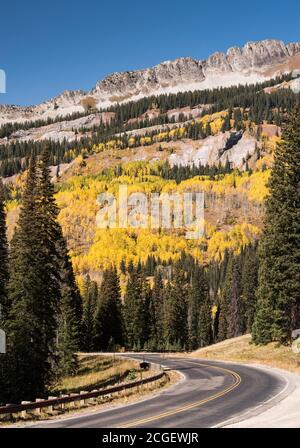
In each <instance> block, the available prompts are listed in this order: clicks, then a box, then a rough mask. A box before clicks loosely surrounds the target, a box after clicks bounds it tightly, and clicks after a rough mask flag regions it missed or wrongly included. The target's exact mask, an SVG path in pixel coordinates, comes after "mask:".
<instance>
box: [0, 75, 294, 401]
mask: <svg viewBox="0 0 300 448" xmlns="http://www.w3.org/2000/svg"><path fill="white" fill-rule="evenodd" d="M290 79H291V75H286V76H284V77H281V78H278V79H274V80H272V81H268V82H265V83H263V84H257V85H249V86H239V87H231V88H220V89H213V90H207V91H206V90H203V91H195V92H186V93H177V94H170V95H160V96H156V97H148V98H143V99H141V100H138V101H136V102H129V103H126V104H122V105H117V106H113V107H110V108H109V109H106V110H102V111H97V112H94V113H95V114H97V113H101V114H102V113H109V114H110V115H109V116H110V118H109V120H106V121H100V123H99V125H98V126H94V127H92V128H80V129H76V130H74V134H75V135H76V138H75V139H74V140H72V141H66V140H62V141H57V140H55V139H45V140H38V139H37V140H35V141H31V140H22V138H20V134H18V132H21V133H22V132H23V131H24V132H27V131H28V130H32V129H34V130H35V131H36V130H39V129H42V128H43V126H47V125H52V124H55V123H58V122H59V119H58V118H57V119H53V120H52V121H51V120H49V122H48V123H44V122H41V121H39V122H32V123H31V122H28V123H25V125H24V123H23V124H17V123H14V124H6V125H4V126H2V128H1V130H0V133H1V137H2V139H5V142H4V141H3V140H2V144H1V149H0V163H1V164H0V173H1V175H2V176H3V178H4V183H3V185H1V197H0V257H1V260H0V261H1V263H0V305H1V307H2V314H1V316H2V322H1V326H3V328H5V330H6V332H7V334H8V340H9V344H8V355H7V357H6V363H5V364H4V365H3V369H2V370H0V375H1V377H0V401H2V402H4V403H5V402H8V401H18V400H19V401H20V400H21V399H33V398H35V397H36V396H44V395H45V394H46V393H47V388H48V386H49V385H50V384H53V382H55V381H56V380H57V378H59V377H60V376H61V375H63V374H65V373H67V374H72V373H73V372H76V369H77V360H76V356H75V355H74V353H75V352H76V351H78V350H84V351H98V350H114V349H123V348H125V349H130V350H132V349H133V350H142V349H147V350H161V351H180V350H194V349H196V348H198V347H202V346H205V345H209V344H211V343H213V342H217V341H222V340H225V339H227V338H232V337H235V336H239V335H242V334H244V333H246V332H251V331H253V339H254V342H256V343H266V342H269V341H274V340H276V341H279V342H281V343H287V342H289V341H290V339H291V332H292V330H293V329H295V328H296V327H297V326H298V325H299V318H300V317H299V316H300V313H299V290H300V280H299V272H300V269H299V235H300V229H299V225H300V224H299V210H300V204H299V173H300V167H299V163H300V156H299V148H300V139H299V129H300V125H299V117H300V112H299V108H298V109H297V108H296V109H295V110H294V112H291V111H292V110H293V108H294V106H295V105H297V104H298V103H299V94H296V93H293V92H292V91H291V90H290V89H282V90H280V89H279V90H275V91H272V92H271V93H268V91H266V90H265V89H266V88H268V87H272V86H276V85H278V84H280V83H282V82H284V81H289V80H290ZM91 112H92V111H89V113H91ZM83 115H84V114H83ZM85 115H87V113H86V114H85ZM85 115H84V116H85ZM81 116H82V114H79V115H78V114H77V115H76V116H73V115H70V116H69V117H64V120H65V121H68V120H69V121H72V120H74V119H75V120H76V119H78V118H81ZM35 131H34V132H35ZM62 164H66V166H64V169H62V168H63V166H62ZM124 184H126V185H127V188H128V192H129V193H133V192H140V193H145V194H146V196H147V197H150V195H151V194H152V193H160V194H161V193H180V194H181V193H184V192H199V191H201V192H203V193H204V204H205V210H204V219H205V231H204V234H203V235H202V236H201V237H199V238H197V239H188V238H186V236H185V231H186V228H184V227H181V228H173V227H172V228H169V229H166V228H162V227H158V228H156V229H152V228H150V227H146V228H130V227H128V228H114V227H113V226H112V227H110V226H107V227H106V228H99V227H98V226H97V223H96V216H97V213H98V212H99V209H100V206H99V203H98V202H97V197H98V195H99V194H100V193H103V192H105V193H107V194H113V195H114V197H115V198H116V200H118V199H119V196H118V195H119V186H120V185H124ZM172 211H173V210H172ZM32 366H34V369H33V368H32ZM14 372H19V373H18V376H16V374H15V373H14ZM20 372H21V373H20ZM24 385H27V386H28V387H27V386H26V388H25V386H24ZM4 391H5V392H4Z"/></svg>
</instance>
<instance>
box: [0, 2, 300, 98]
mask: <svg viewBox="0 0 300 448" xmlns="http://www.w3.org/2000/svg"><path fill="white" fill-rule="evenodd" d="M284 5H285V6H284ZM0 17H1V25H0V38H1V40H0V69H4V70H5V72H6V76H7V93H6V94H1V93H0V103H2V104H3V103H7V104H36V103H38V102H41V101H43V100H46V99H49V98H51V97H53V96H55V95H57V94H59V93H60V92H61V91H63V90H65V89H84V90H89V89H90V88H92V87H93V86H94V84H95V83H96V81H97V80H98V79H102V78H103V77H104V76H106V75H107V74H109V73H112V72H115V71H124V70H132V69H138V68H144V67H149V66H153V65H155V64H157V63H159V62H161V61H164V60H169V59H175V58H177V57H181V56H192V57H194V58H198V59H203V58H206V57H207V56H208V55H210V54H211V53H213V52H214V51H225V50H226V49H227V48H228V47H230V46H233V45H239V46H241V45H243V44H245V43H246V42H247V41H249V40H260V39H266V38H275V39H282V40H284V41H285V42H290V41H300V32H299V22H300V2H299V1H298V0H290V1H289V2H288V3H286V4H284V3H282V4H279V3H277V4H276V2H275V1H274V0H273V1H269V0H265V1H264V0H261V1H258V0H251V1H250V2H243V1H236V0H227V1H224V0H223V1H219V0H210V1H206V0H198V1H196V0H189V1H183V0H180V1H178V0H172V1H171V0H160V1H158V0H149V1H144V0H140V1H136V0H130V1H125V0H123V1H121V0H114V1H112V0H110V1H109V0H105V1H101V0H98V1H97V0H85V1H76V0H73V1H69V0H61V1H58V0H51V1H50V2H43V1H41V0H39V1H37V0H31V1H24V0H23V1H21V0H8V1H5V2H2V3H1V6H0Z"/></svg>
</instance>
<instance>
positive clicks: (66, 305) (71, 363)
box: [57, 228, 82, 375]
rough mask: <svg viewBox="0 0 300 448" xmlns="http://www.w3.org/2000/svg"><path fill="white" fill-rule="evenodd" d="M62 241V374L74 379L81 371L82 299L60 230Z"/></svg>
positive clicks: (59, 325) (59, 249)
mask: <svg viewBox="0 0 300 448" xmlns="http://www.w3.org/2000/svg"><path fill="white" fill-rule="evenodd" d="M58 237H59V239H58V241H57V246H58V254H59V258H60V294H61V298H60V303H59V310H58V337H57V344H58V347H57V349H58V373H59V374H60V375H62V374H63V375H72V374H74V373H75V372H76V370H77V368H78V360H77V356H76V352H78V351H79V350H80V348H81V347H82V298H81V296H80V293H79V290H78V287H77V284H76V281H75V276H74V272H73V267H72V263H71V260H70V257H69V254H68V250H67V246H66V242H65V239H64V237H63V235H62V232H61V229H60V228H59V232H58Z"/></svg>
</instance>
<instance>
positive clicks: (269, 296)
mask: <svg viewBox="0 0 300 448" xmlns="http://www.w3.org/2000/svg"><path fill="white" fill-rule="evenodd" d="M282 138H283V141H282V142H281V143H280V144H278V145H277V148H276V150H275V154H274V165H273V169H272V173H271V177H270V180H269V191H270V194H269V196H268V198H267V200H266V215H265V226H264V233H263V237H262V240H261V244H260V250H259V260H260V268H259V284H258V293H257V307H256V313H255V319H254V324H253V340H254V342H256V343H258V344H265V343H268V342H270V341H279V342H280V343H288V342H289V341H290V340H291V333H292V331H293V330H294V329H295V328H299V316H300V313H299V308H300V295H299V291H300V106H299V105H298V106H297V107H296V108H295V110H294V111H293V112H292V113H291V114H290V115H289V117H288V120H287V123H286V124H285V126H284V129H283V133H282Z"/></svg>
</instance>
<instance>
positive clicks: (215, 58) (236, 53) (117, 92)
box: [0, 40, 300, 125]
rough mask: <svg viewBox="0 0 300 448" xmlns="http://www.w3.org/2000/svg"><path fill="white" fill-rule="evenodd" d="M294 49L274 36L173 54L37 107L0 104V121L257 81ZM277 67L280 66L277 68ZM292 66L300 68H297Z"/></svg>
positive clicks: (297, 48)
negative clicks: (199, 55) (209, 51)
mask: <svg viewBox="0 0 300 448" xmlns="http://www.w3.org/2000/svg"><path fill="white" fill-rule="evenodd" d="M298 53H300V43H299V42H296V43H289V44H287V45H285V44H284V43H283V42H282V41H278V40H263V41H259V42H248V43H247V44H246V45H245V46H244V47H243V48H237V47H232V48H229V50H228V51H227V53H226V54H225V53H220V52H217V53H214V54H213V55H211V56H210V57H209V58H208V59H207V60H203V61H198V60H195V59H192V58H189V57H187V58H179V59H176V60H174V61H167V62H162V63H161V64H158V65H156V66H155V67H153V68H147V69H144V70H136V71H128V72H122V73H114V74H112V75H109V76H107V77H106V78H105V79H103V80H102V81H98V82H97V84H96V86H95V87H94V88H93V89H92V90H91V91H90V92H84V91H82V90H76V91H65V92H63V93H62V94H61V95H58V96H57V97H55V98H53V99H51V100H49V101H47V102H44V103H42V104H39V105H37V106H30V107H18V106H1V105H0V125H1V124H3V123H6V122H10V121H20V122H22V121H26V120H36V119H46V118H48V117H52V118H53V117H57V116H64V115H67V114H71V113H73V112H83V111H84V106H83V103H82V102H83V101H84V100H86V99H87V98H88V97H91V98H92V99H93V100H94V101H95V103H96V105H97V107H98V108H101V107H102V108H104V107H107V106H109V105H111V104H114V103H116V102H124V101H129V100H136V99H139V98H142V97H145V96H149V95H158V94H160V93H175V92H178V91H187V90H196V89H200V90H201V89H206V88H213V87H219V86H230V85H235V84H246V83H253V82H260V81H262V80H265V79H266V78H270V77H272V76H273V75H274V74H275V73H276V74H280V73H282V72H284V71H287V69H286V68H284V64H283V63H284V62H285V61H289V59H291V58H293V57H294V56H295V55H297V54H298ZM280 64H281V65H280ZM282 64H283V65H282ZM299 64H300V62H299ZM277 65H278V66H279V65H280V68H278V70H277V69H276V66H277ZM270 68H271V69H272V70H271V71H270ZM295 69H300V66H299V67H295ZM266 70H268V74H266V73H265V71H266Z"/></svg>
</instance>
